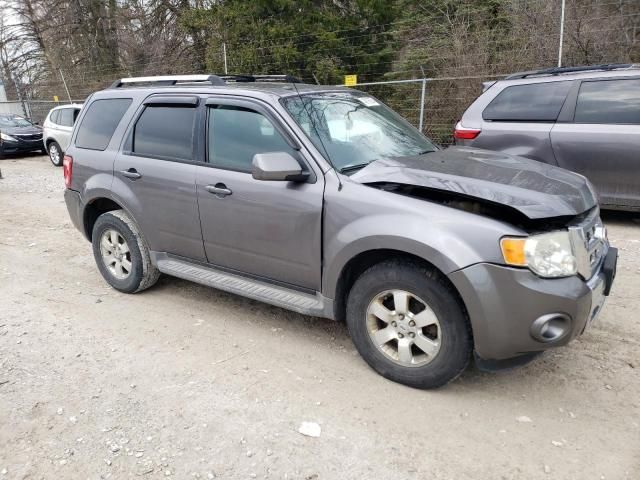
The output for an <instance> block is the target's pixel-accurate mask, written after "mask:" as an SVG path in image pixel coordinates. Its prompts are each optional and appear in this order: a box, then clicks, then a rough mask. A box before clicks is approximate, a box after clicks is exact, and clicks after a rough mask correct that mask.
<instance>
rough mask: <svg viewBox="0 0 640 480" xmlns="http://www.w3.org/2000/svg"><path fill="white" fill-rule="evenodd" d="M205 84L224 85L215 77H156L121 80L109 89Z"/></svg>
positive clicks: (220, 79)
mask: <svg viewBox="0 0 640 480" xmlns="http://www.w3.org/2000/svg"><path fill="white" fill-rule="evenodd" d="M197 82H203V83H204V82H207V83H210V84H211V85H224V84H225V81H224V80H223V79H222V78H220V77H219V76H217V75H161V76H156V77H130V78H121V79H120V80H116V81H115V82H113V83H112V84H111V86H110V87H109V88H120V87H123V86H125V85H135V84H138V83H152V84H154V85H168V86H170V85H176V84H177V83H197Z"/></svg>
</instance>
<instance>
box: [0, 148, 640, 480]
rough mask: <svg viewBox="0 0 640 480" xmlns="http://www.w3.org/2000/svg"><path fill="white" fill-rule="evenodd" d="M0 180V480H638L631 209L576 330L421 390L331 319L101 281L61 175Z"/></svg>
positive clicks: (176, 289)
mask: <svg viewBox="0 0 640 480" xmlns="http://www.w3.org/2000/svg"><path fill="white" fill-rule="evenodd" d="M0 169H1V171H2V175H3V176H4V179H2V180H0V479H5V478H6V479H76V478H78V479H98V478H117V479H119V478H138V477H140V478H161V477H174V478H180V479H187V478H204V479H208V478H223V479H236V478H237V479H243V478H247V479H249V478H273V479H363V478H365V479H385V480H386V479H416V480H417V479H452V480H460V479H474V480H476V479H537V478H545V479H587V478H588V479H632V480H635V479H639V478H640V375H639V374H640V315H639V313H638V312H639V311H640V218H639V217H637V216H635V217H634V216H633V215H628V214H616V215H613V214H608V215H606V216H605V219H606V223H607V224H608V227H609V235H610V238H611V241H612V243H613V244H614V245H616V246H617V247H619V248H620V264H619V266H620V268H619V273H618V278H617V281H616V284H615V286H614V290H613V294H612V296H611V297H610V298H609V300H608V302H607V304H606V306H605V309H604V312H603V314H602V315H601V317H599V319H598V320H597V321H596V323H595V324H594V326H593V327H592V328H591V329H590V330H589V331H588V332H587V333H586V334H585V335H584V336H583V337H581V338H580V339H578V340H577V341H575V342H574V343H573V344H571V345H570V346H568V347H565V348H561V349H558V350H554V351H551V352H548V353H547V354H545V355H543V356H542V357H540V358H538V359H537V360H536V361H535V362H533V363H532V364H530V365H528V366H526V367H524V368H521V369H518V370H514V371H510V372H504V373H500V374H486V373H481V372H479V371H477V370H475V369H473V368H472V369H469V370H468V371H467V372H466V373H465V374H464V375H463V376H462V377H461V378H460V379H459V380H458V381H456V382H455V383H453V384H451V385H449V386H448V387H446V388H443V389H441V390H438V391H419V390H413V389H410V388H406V387H403V386H401V385H397V384H394V383H391V382H389V381H387V380H385V379H383V378H382V377H380V376H378V375H377V374H375V373H374V372H373V371H371V370H370V369H369V368H368V367H367V365H366V364H365V363H364V362H363V361H362V360H361V359H360V357H359V356H358V355H357V353H356V351H355V349H354V347H353V346H352V345H351V342H350V340H349V336H348V333H347V330H346V328H345V327H344V325H342V324H337V323H335V322H331V321H327V320H322V319H316V318H311V317H305V316H302V315H298V314H295V313H291V312H288V311H285V310H281V309H279V308H275V307H271V306H268V305H264V304H260V303H257V302H253V301H250V300H246V299H243V298H240V297H237V296H234V295H230V294H226V293H223V292H220V291H216V290H213V289H210V288H205V287H201V286H198V285H195V284H191V283H188V282H185V281H182V280H178V279H174V278H167V277H165V278H163V279H161V281H160V282H159V284H158V285H157V286H156V287H155V288H153V289H151V290H149V291H147V292H144V293H142V294H138V295H124V294H120V293H118V292H116V291H114V290H112V289H111V288H109V287H108V286H107V284H106V283H105V282H104V281H103V279H102V278H101V276H100V274H99V273H98V271H97V269H96V267H95V264H94V260H93V256H92V253H91V248H90V244H89V243H88V242H86V241H85V240H84V238H83V237H82V236H81V234H80V233H79V232H78V231H76V230H75V229H74V228H73V226H72V224H71V222H70V220H69V217H68V215H67V211H66V208H65V205H64V200H63V197H62V191H63V180H62V169H59V168H55V167H53V166H52V165H51V164H50V163H49V162H48V160H47V159H46V158H45V157H42V156H33V157H29V158H26V159H6V160H2V161H0ZM304 421H310V422H317V423H318V424H320V425H321V427H322V433H321V435H320V437H318V438H311V437H306V436H303V435H301V434H300V433H298V428H299V426H300V424H301V423H302V422H304Z"/></svg>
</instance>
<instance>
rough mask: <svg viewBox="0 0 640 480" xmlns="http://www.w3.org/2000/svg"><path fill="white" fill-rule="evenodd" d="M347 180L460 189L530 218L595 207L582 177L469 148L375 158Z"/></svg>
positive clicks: (575, 213)
mask: <svg viewBox="0 0 640 480" xmlns="http://www.w3.org/2000/svg"><path fill="white" fill-rule="evenodd" d="M351 179H352V180H354V181H356V182H358V183H362V184H368V183H381V182H383V183H398V184H404V185H414V186H421V187H425V188H428V189H433V190H438V191H444V192H454V193H459V194H461V195H463V196H466V197H473V198H477V199H480V200H486V201H488V202H492V203H497V204H501V205H507V206H510V207H512V208H514V209H516V210H518V211H519V212H520V213H522V214H523V215H525V216H526V217H528V218H529V219H531V220H535V219H541V218H550V217H559V216H574V215H578V214H580V213H583V212H585V211H587V210H589V209H591V208H593V207H594V206H595V205H597V199H596V198H595V196H594V193H593V189H592V188H591V187H590V185H589V182H588V180H587V179H586V178H584V177H583V176H581V175H577V174H575V173H572V172H569V171H568V170H564V169H562V168H558V167H554V166H552V165H548V164H545V163H540V162H536V161H535V160H529V159H527V158H523V157H517V156H514V155H507V154H504V153H500V152H492V151H489V150H481V149H478V148H470V147H450V148H448V149H446V150H439V151H436V152H432V153H427V154H424V155H419V156H416V157H401V158H394V159H385V160H378V161H375V162H373V163H371V164H369V165H368V166H366V167H365V168H363V169H362V170H360V171H358V172H357V173H355V174H354V175H352V176H351Z"/></svg>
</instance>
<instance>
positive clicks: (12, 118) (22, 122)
mask: <svg viewBox="0 0 640 480" xmlns="http://www.w3.org/2000/svg"><path fill="white" fill-rule="evenodd" d="M30 126H31V122H30V121H29V120H27V119H26V118H24V117H19V116H17V115H0V127H30Z"/></svg>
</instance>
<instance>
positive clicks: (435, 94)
mask: <svg viewBox="0 0 640 480" xmlns="http://www.w3.org/2000/svg"><path fill="white" fill-rule="evenodd" d="M498 78H500V77H497V76H493V77H492V76H473V77H449V78H421V79H409V80H392V81H384V82H366V83H360V84H356V85H354V86H353V88H355V89H357V90H361V91H363V92H366V93H369V94H370V95H373V96H374V97H376V98H378V99H379V100H380V101H382V102H384V103H385V104H387V105H388V106H390V107H391V108H393V109H394V110H395V111H396V112H398V113H399V114H400V115H402V116H403V117H404V118H405V119H406V120H407V121H409V122H410V123H411V124H412V125H414V126H415V127H417V128H418V129H420V130H421V131H422V132H423V133H424V134H425V135H427V136H428V137H429V138H431V139H432V140H433V141H435V142H436V143H438V144H440V145H442V146H449V145H452V144H453V129H454V127H455V124H456V122H457V121H458V120H460V118H461V117H462V114H463V113H464V111H465V110H466V109H467V107H468V106H469V105H470V104H471V102H473V100H475V99H476V97H477V96H478V95H480V93H482V82H484V81H491V80H496V79H498Z"/></svg>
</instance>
